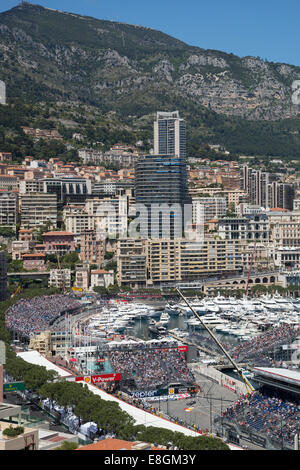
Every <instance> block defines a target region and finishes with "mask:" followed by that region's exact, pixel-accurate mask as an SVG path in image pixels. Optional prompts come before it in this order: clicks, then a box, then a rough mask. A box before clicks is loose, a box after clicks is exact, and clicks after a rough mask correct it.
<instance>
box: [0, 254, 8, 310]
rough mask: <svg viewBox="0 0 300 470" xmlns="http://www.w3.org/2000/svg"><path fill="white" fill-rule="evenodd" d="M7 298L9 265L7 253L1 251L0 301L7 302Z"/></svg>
mask: <svg viewBox="0 0 300 470" xmlns="http://www.w3.org/2000/svg"><path fill="white" fill-rule="evenodd" d="M6 296H7V264H6V253H5V251H0V301H1V300H5V299H6Z"/></svg>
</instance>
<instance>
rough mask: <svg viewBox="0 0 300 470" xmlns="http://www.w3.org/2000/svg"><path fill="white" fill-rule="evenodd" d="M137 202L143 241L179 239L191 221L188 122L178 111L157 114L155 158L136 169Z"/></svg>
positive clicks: (144, 159)
mask: <svg viewBox="0 0 300 470" xmlns="http://www.w3.org/2000/svg"><path fill="white" fill-rule="evenodd" d="M135 202H136V204H137V205H141V204H142V205H143V209H141V206H137V214H138V215H139V216H140V222H141V226H140V231H141V236H142V237H144V238H151V237H154V238H161V237H164V238H166V237H167V238H168V237H169V238H180V237H182V234H183V231H184V225H185V222H186V223H191V221H192V206H191V199H190V197H189V195H188V187H187V175H186V137H185V122H184V120H183V119H180V118H179V114H178V112H177V111H176V112H174V113H157V120H156V122H155V123H154V155H145V156H142V157H140V158H139V159H138V161H137V162H136V165H135ZM162 205H164V207H163V206H162ZM185 206H186V207H185ZM187 206H189V208H190V214H189V213H188V209H187Z"/></svg>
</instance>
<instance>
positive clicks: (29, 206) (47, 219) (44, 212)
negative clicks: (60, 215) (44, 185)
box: [20, 193, 57, 228]
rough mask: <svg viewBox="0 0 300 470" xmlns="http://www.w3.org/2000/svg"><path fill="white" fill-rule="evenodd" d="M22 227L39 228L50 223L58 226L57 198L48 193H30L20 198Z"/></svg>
mask: <svg viewBox="0 0 300 470" xmlns="http://www.w3.org/2000/svg"><path fill="white" fill-rule="evenodd" d="M20 209H21V225H22V227H25V228H37V227H41V226H42V225H45V224H46V223H50V225H51V226H52V227H56V225H57V196H56V194H47V193H28V194H21V196H20Z"/></svg>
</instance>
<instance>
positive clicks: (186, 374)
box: [109, 343, 195, 390]
mask: <svg viewBox="0 0 300 470" xmlns="http://www.w3.org/2000/svg"><path fill="white" fill-rule="evenodd" d="M109 359H110V362H111V364H112V367H113V369H114V371H115V372H118V373H121V374H122V376H123V378H124V379H127V380H128V381H130V380H133V381H134V383H135V387H136V389H138V390H154V389H157V388H159V387H161V386H164V385H167V384H169V383H172V382H173V383H174V382H177V383H181V384H194V383H195V377H194V375H193V374H192V372H191V371H190V369H189V368H188V366H187V363H186V361H185V358H184V356H183V355H182V353H181V352H180V351H179V350H178V345H177V347H175V346H173V347H171V346H170V344H169V343H166V344H164V343H161V344H160V345H159V346H158V345H156V346H153V345H151V344H149V345H147V343H138V345H135V346H130V345H128V346H127V347H125V346H124V345H123V346H122V348H120V349H112V350H110V354H109Z"/></svg>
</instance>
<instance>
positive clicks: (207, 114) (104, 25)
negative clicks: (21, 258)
mask: <svg viewBox="0 0 300 470" xmlns="http://www.w3.org/2000/svg"><path fill="white" fill-rule="evenodd" d="M0 63H1V72H0V79H1V80H3V81H5V82H6V85H7V94H8V101H14V100H16V99H20V100H23V101H24V102H69V103H70V102H74V103H77V104H78V103H81V104H85V105H88V106H94V107H97V109H101V110H103V112H109V111H115V112H117V113H118V114H119V115H120V116H123V118H124V119H127V117H128V116H134V117H136V119H137V120H138V119H140V118H141V117H142V116H144V115H149V114H153V113H154V112H155V111H157V110H173V109H179V110H180V112H181V114H182V115H184V116H185V117H186V118H187V119H188V120H189V124H190V126H191V129H192V132H191V137H192V139H193V138H194V139H196V140H195V141H194V144H193V145H195V146H196V147H197V146H198V144H199V138H200V140H201V143H205V142H213V141H215V142H216V143H223V144H225V145H227V146H228V147H229V150H232V151H239V152H248V153H253V152H254V153H255V152H257V151H258V148H257V143H258V142H264V141H265V138H266V137H267V140H268V137H269V136H270V142H269V144H270V145H269V146H268V145H266V143H265V142H264V144H265V145H264V149H263V150H262V153H270V154H275V155H281V154H282V152H284V150H283V149H284V148H285V149H286V150H285V151H286V152H289V149H288V148H287V147H286V142H287V138H289V139H292V140H291V142H292V144H293V145H294V147H295V146H296V147H297V146H299V144H300V140H299V135H298V134H299V131H300V124H299V120H298V118H297V116H298V113H299V106H298V105H295V104H293V102H292V94H293V90H292V83H293V82H294V81H295V80H300V67H296V66H293V65H288V64H281V63H272V62H267V61H264V60H261V59H260V58H255V57H243V58H240V57H237V56H235V55H233V54H226V53H224V52H220V51H215V50H204V49H201V48H199V47H194V46H189V45H187V44H185V43H184V42H182V41H179V40H178V39H175V38H173V37H171V36H168V35H167V34H164V33H162V32H159V31H156V30H153V29H150V28H145V27H142V26H138V25H129V24H125V23H119V22H111V21H104V20H98V19H94V18H91V17H86V16H80V15H76V14H72V13H66V12H61V11H56V10H50V9H47V8H44V7H41V6H37V5H31V4H29V3H22V4H20V5H19V6H17V7H15V8H12V9H11V10H9V11H7V12H4V13H1V14H0ZM151 119H152V118H151ZM282 120H287V121H282ZM267 121H270V122H272V124H268V122H267ZM274 121H278V123H275V124H274ZM258 122H260V124H258ZM0 124H1V123H0ZM245 133H246V134H249V136H248V137H246V138H245ZM257 133H258V134H259V135H258V138H257V137H256V135H257ZM270 134H271V135H270ZM242 135H244V143H242V142H241V140H242V138H241V136H242ZM253 137H254V140H255V139H256V142H253V141H251V139H253ZM197 139H198V140H197ZM274 139H275V140H274ZM251 142H252V143H251ZM248 144H249V145H248ZM294 147H293V149H292V151H291V153H292V154H293V155H295V153H297V151H296V147H295V148H294ZM297 148H299V147H297Z"/></svg>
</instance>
